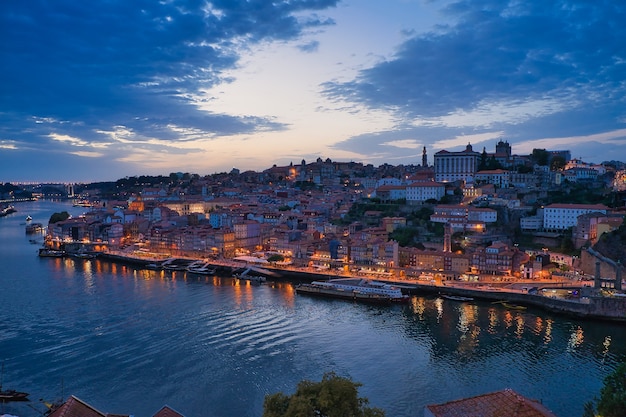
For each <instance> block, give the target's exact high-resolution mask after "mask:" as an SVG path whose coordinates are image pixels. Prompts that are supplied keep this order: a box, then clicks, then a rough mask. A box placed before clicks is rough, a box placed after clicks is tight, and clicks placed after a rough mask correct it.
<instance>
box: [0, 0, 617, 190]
mask: <svg viewBox="0 0 626 417" xmlns="http://www.w3.org/2000/svg"><path fill="white" fill-rule="evenodd" d="M625 15H626V9H625V8H624V7H623V6H621V5H619V4H613V3H612V2H590V3H589V4H586V3H582V2H573V1H571V2H570V1H560V2H557V3H554V4H550V5H546V4H545V3H543V2H538V1H533V2H524V3H516V2H493V1H487V0H485V1H407V0H397V1H396V0H393V1H390V2H384V3H383V2H376V1H361V2H357V3H351V2H343V1H337V0H296V1H290V2H265V1H261V0H259V1H248V2H232V1H214V2H202V1H176V0H173V1H163V2H149V1H146V2H140V3H138V2H131V3H128V2H119V1H113V2H101V1H96V2H90V3H88V4H84V5H79V4H76V3H75V2H70V1H66V0H59V1H55V2H48V1H44V0H41V1H37V2H35V3H32V2H29V3H28V4H22V3H14V2H10V3H7V4H3V5H2V6H0V37H1V38H2V39H5V40H10V41H9V42H1V43H0V60H2V62H3V65H2V66H0V76H2V79H3V82H2V84H0V85H1V86H0V161H1V164H0V166H1V167H2V168H1V169H0V179H1V180H2V181H84V182H91V181H107V180H115V179H118V178H122V177H125V176H134V175H144V174H145V175H162V174H167V173H169V172H190V173H198V174H200V175H206V174H211V173H215V172H224V171H226V172H228V171H230V170H231V169H232V168H238V169H240V170H242V171H244V170H248V169H250V170H261V169H265V168H268V167H270V166H272V165H273V164H278V165H288V164H289V163H290V162H293V163H294V164H296V163H300V161H301V160H302V159H304V160H306V161H307V162H313V161H314V160H315V159H317V158H318V157H321V158H324V159H326V158H331V159H332V160H338V161H356V162H363V163H371V164H373V165H375V166H378V165H381V164H383V163H389V164H393V165H397V164H420V163H421V160H422V149H423V147H426V148H427V151H428V157H429V163H430V164H432V161H433V159H432V158H433V155H434V154H435V153H436V152H437V151H439V150H442V149H446V150H451V151H458V150H462V149H463V148H464V147H465V146H466V145H467V143H471V144H472V146H473V147H474V150H476V151H482V149H483V148H486V149H487V151H488V152H493V151H494V147H495V143H496V142H497V141H498V140H500V139H503V140H506V141H508V142H509V143H510V144H511V145H512V148H513V149H512V150H513V153H514V154H518V155H524V154H529V153H531V152H532V150H533V149H535V148H539V149H549V150H560V149H567V150H570V151H571V155H572V157H573V158H581V159H583V160H585V161H587V162H593V163H600V162H602V161H604V160H613V159H617V160H623V159H624V157H623V156H624V155H626V111H625V110H626V106H625V104H626V103H625V100H626V99H625V97H626V94H624V93H625V92H626V76H625V75H624V74H626V49H625V48H624V45H625V44H624V41H623V39H626V36H625V35H626V33H625V32H626V28H624V27H623V25H622V24H621V22H623V21H624V20H625V18H626V16H625Z"/></svg>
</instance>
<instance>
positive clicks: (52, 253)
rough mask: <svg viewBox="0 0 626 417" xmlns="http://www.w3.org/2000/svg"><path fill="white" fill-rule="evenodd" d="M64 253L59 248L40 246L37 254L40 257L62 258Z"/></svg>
mask: <svg viewBox="0 0 626 417" xmlns="http://www.w3.org/2000/svg"><path fill="white" fill-rule="evenodd" d="M65 255H66V253H65V251H64V250H60V249H51V248H40V249H39V256H41V257H42V258H62V257H64V256H65Z"/></svg>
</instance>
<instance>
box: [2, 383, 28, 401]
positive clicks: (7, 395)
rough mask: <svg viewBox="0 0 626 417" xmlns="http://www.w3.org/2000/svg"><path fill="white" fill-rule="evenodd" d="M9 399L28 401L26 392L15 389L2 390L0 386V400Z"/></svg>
mask: <svg viewBox="0 0 626 417" xmlns="http://www.w3.org/2000/svg"><path fill="white" fill-rule="evenodd" d="M10 401H30V400H29V399H28V393H27V392H21V391H15V390H13V389H7V390H3V389H2V387H0V402H10Z"/></svg>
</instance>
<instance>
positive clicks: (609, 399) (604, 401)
mask: <svg viewBox="0 0 626 417" xmlns="http://www.w3.org/2000/svg"><path fill="white" fill-rule="evenodd" d="M598 414H600V415H601V416H602V417H624V416H626V363H622V364H621V365H620V366H618V367H617V369H615V371H613V373H611V374H610V375H608V376H607V377H606V378H604V386H603V387H602V389H601V390H600V399H599V400H598Z"/></svg>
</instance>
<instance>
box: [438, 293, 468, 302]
mask: <svg viewBox="0 0 626 417" xmlns="http://www.w3.org/2000/svg"><path fill="white" fill-rule="evenodd" d="M441 298H445V299H446V300H452V301H474V299H473V298H472V297H463V296H460V295H451V294H441Z"/></svg>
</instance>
